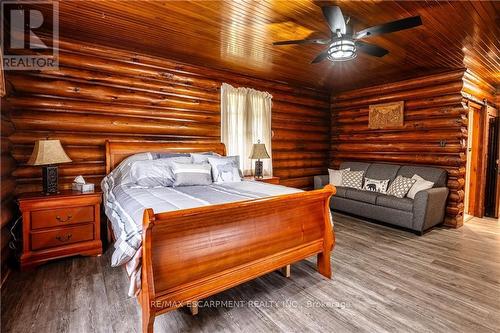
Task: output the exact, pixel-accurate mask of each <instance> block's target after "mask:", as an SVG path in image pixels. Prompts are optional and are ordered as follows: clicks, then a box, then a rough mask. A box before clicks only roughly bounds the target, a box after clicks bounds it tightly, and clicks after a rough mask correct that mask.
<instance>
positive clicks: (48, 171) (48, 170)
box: [42, 165, 59, 195]
mask: <svg viewBox="0 0 500 333" xmlns="http://www.w3.org/2000/svg"><path fill="white" fill-rule="evenodd" d="M42 184H43V193H45V195H50V194H55V193H59V191H58V189H57V187H58V184H57V166H56V165H44V166H43V167H42Z"/></svg>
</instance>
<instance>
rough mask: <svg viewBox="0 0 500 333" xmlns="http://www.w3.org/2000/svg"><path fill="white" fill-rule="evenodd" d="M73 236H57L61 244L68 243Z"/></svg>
mask: <svg viewBox="0 0 500 333" xmlns="http://www.w3.org/2000/svg"><path fill="white" fill-rule="evenodd" d="M71 236H73V235H72V234H67V235H66V236H56V239H57V240H58V241H60V242H63V243H64V242H67V241H69V240H70V239H71Z"/></svg>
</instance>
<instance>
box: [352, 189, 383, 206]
mask: <svg viewBox="0 0 500 333" xmlns="http://www.w3.org/2000/svg"><path fill="white" fill-rule="evenodd" d="M377 194H378V193H376V192H370V191H363V190H356V189H353V188H349V189H347V191H346V194H345V197H346V198H348V199H352V200H357V201H363V202H367V203H371V204H373V205H374V204H375V202H376V201H377Z"/></svg>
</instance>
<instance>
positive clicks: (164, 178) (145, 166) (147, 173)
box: [130, 155, 191, 187]
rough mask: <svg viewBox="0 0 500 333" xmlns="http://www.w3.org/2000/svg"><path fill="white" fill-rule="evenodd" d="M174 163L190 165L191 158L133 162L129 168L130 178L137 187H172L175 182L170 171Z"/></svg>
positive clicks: (181, 157)
mask: <svg viewBox="0 0 500 333" xmlns="http://www.w3.org/2000/svg"><path fill="white" fill-rule="evenodd" d="M174 162H180V163H191V156H189V155H188V156H178V157H169V158H162V159H158V160H144V161H135V162H133V163H132V166H131V167H130V178H131V179H132V181H133V182H134V183H136V184H137V185H139V186H145V187H157V186H172V185H173V183H174V181H175V179H174V174H173V172H172V169H171V168H172V163H174Z"/></svg>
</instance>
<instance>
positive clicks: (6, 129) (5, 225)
mask: <svg viewBox="0 0 500 333" xmlns="http://www.w3.org/2000/svg"><path fill="white" fill-rule="evenodd" d="M0 66H1V65H0ZM0 70H1V68H0ZM1 99H2V107H1V108H0V111H1V112H0V116H1V136H0V141H1V145H0V146H1V151H0V157H1V166H0V187H1V189H0V199H1V207H0V215H1V219H0V229H1V230H0V235H1V242H0V252H1V254H2V255H1V258H0V265H1V267H0V271H1V276H0V281H1V282H2V283H3V282H4V281H5V279H6V277H7V276H8V274H9V271H10V265H9V263H10V261H12V259H13V256H12V255H13V253H12V251H11V249H10V248H9V246H8V245H9V242H10V240H11V237H10V232H9V228H10V227H11V225H12V223H13V219H14V218H15V216H16V215H17V208H16V204H15V196H14V193H15V189H16V180H15V178H14V176H13V173H14V172H15V170H16V168H17V162H16V160H15V159H14V157H13V156H12V154H11V152H12V147H13V145H12V142H11V140H10V139H9V135H12V134H13V133H15V128H14V124H13V123H12V122H11V119H10V118H11V116H10V113H9V112H8V110H6V109H5V108H4V97H2V98H1Z"/></svg>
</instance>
